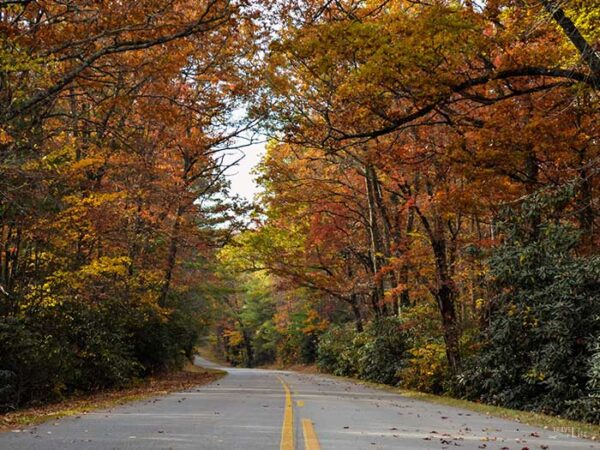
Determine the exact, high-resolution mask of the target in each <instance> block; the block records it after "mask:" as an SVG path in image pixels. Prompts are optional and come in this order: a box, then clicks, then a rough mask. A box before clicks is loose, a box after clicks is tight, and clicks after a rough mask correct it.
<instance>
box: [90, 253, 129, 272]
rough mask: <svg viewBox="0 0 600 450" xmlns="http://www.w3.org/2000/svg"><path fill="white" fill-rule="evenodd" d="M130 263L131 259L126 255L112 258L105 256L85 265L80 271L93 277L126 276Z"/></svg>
mask: <svg viewBox="0 0 600 450" xmlns="http://www.w3.org/2000/svg"><path fill="white" fill-rule="evenodd" d="M130 264H131V259H130V258H129V257H126V256H120V257H112V258H111V257H107V256H105V257H101V258H99V259H96V260H94V261H92V262H91V263H90V264H88V265H87V266H84V267H83V268H82V269H81V271H80V273H81V275H83V276H91V277H108V276H117V277H125V276H127V274H128V273H127V272H128V268H129V265H130Z"/></svg>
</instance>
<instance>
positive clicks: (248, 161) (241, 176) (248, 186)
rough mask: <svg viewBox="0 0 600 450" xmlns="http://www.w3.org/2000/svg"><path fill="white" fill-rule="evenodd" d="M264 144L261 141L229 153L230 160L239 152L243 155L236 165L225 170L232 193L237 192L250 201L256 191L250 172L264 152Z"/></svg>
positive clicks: (238, 155) (234, 158)
mask: <svg viewBox="0 0 600 450" xmlns="http://www.w3.org/2000/svg"><path fill="white" fill-rule="evenodd" d="M265 145H266V143H264V142H261V143H257V144H253V145H250V146H248V147H245V148H242V149H241V150H239V151H237V152H235V153H231V154H229V156H228V158H229V160H230V161H235V160H236V159H238V158H239V157H240V156H241V154H243V155H244V158H243V159H242V160H241V161H240V162H239V163H238V164H237V165H236V166H234V167H231V168H230V169H229V170H228V171H227V172H226V175H227V177H228V178H229V180H230V181H231V193H232V194H238V195H239V196H241V197H243V198H245V199H247V200H248V201H252V199H253V198H254V195H255V194H256V193H257V192H258V185H257V184H256V183H255V181H254V175H252V173H251V172H252V169H254V167H255V166H256V165H257V164H258V163H259V162H260V160H261V158H262V157H263V155H264V154H265ZM240 153H241V154H240Z"/></svg>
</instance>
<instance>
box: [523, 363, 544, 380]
mask: <svg viewBox="0 0 600 450" xmlns="http://www.w3.org/2000/svg"><path fill="white" fill-rule="evenodd" d="M525 378H527V379H528V380H529V381H534V382H536V381H544V380H545V379H546V374H545V373H544V372H542V371H540V370H538V369H536V368H535V367H532V368H531V369H529V370H528V371H527V373H526V374H525Z"/></svg>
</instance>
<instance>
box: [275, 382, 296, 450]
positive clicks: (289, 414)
mask: <svg viewBox="0 0 600 450" xmlns="http://www.w3.org/2000/svg"><path fill="white" fill-rule="evenodd" d="M277 378H279V381H280V382H281V384H282V385H283V390H284V391H285V411H284V413H283V425H282V427H281V445H280V447H279V448H280V449H281V450H294V408H293V405H292V393H291V392H290V388H289V387H288V385H287V384H286V382H285V381H283V378H281V377H280V376H277Z"/></svg>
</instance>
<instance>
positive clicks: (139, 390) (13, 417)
mask: <svg viewBox="0 0 600 450" xmlns="http://www.w3.org/2000/svg"><path fill="white" fill-rule="evenodd" d="M223 375H225V372H221V371H218V370H212V369H203V368H200V367H196V366H192V365H191V364H189V365H187V366H186V368H185V369H184V370H181V371H175V372H170V373H166V374H163V375H159V376H153V377H148V378H145V379H141V380H137V382H135V383H134V384H133V385H132V386H130V387H127V388H123V389H118V390H107V391H103V392H98V393H96V394H80V395H76V396H73V397H72V398H68V399H66V400H63V401H61V402H59V403H52V404H46V405H44V406H40V407H31V408H25V409H21V410H19V411H16V412H9V413H5V414H2V415H0V432H5V431H11V430H12V431H17V430H21V431H23V432H26V430H27V429H30V428H31V427H34V426H35V425H38V424H40V423H43V422H48V421H51V420H55V419H59V418H61V417H67V416H80V415H83V414H86V413H88V412H90V411H94V410H98V409H107V408H112V407H114V406H118V405H122V404H125V403H129V402H132V401H138V400H144V399H146V398H148V397H154V396H160V395H166V394H169V393H171V392H180V391H185V390H188V389H192V388H194V387H196V386H201V385H203V384H208V383H212V382H213V381H215V380H217V379H219V378H220V377H222V376H223Z"/></svg>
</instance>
